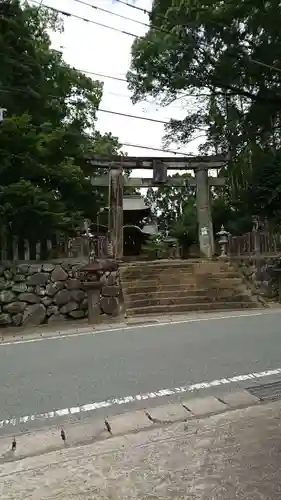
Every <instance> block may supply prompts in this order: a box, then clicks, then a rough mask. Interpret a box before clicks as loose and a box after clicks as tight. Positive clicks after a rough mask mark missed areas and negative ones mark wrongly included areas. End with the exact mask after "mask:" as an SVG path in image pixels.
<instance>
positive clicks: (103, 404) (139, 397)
mask: <svg viewBox="0 0 281 500" xmlns="http://www.w3.org/2000/svg"><path fill="white" fill-rule="evenodd" d="M280 374H281V368H276V369H274V370H266V371H263V372H256V373H248V374H246V375H235V376H234V377H230V378H221V379H218V380H212V381H210V382H200V383H198V384H192V385H187V386H181V387H174V388H173V389H159V390H157V391H153V392H148V393H145V394H136V395H135V396H126V397H122V398H113V399H108V400H106V401H97V402H93V403H88V404H85V405H82V406H75V407H72V408H61V409H58V410H52V411H48V412H45V413H37V414H33V415H25V416H21V417H12V418H10V419H5V420H1V421H0V428H1V427H6V426H7V425H10V426H13V427H16V426H18V425H20V424H23V423H24V424H27V423H28V422H32V421H35V420H51V419H54V418H57V417H64V416H67V415H70V416H71V415H75V414H77V413H87V412H90V411H95V410H98V409H100V408H109V407H111V406H115V405H124V404H128V403H134V402H136V401H145V400H149V399H155V398H159V397H160V398H161V397H163V396H172V395H176V394H184V393H187V392H195V391H198V390H200V389H209V388H211V387H218V386H220V385H227V384H228V385H229V384H233V383H236V382H243V381H245V380H255V379H262V378H265V377H270V376H273V375H280Z"/></svg>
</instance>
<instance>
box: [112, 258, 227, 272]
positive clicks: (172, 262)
mask: <svg viewBox="0 0 281 500" xmlns="http://www.w3.org/2000/svg"><path fill="white" fill-rule="evenodd" d="M196 265H197V266H202V265H208V266H221V267H226V266H229V265H231V264H230V263H229V262H228V261H224V260H219V259H218V260H209V259H158V260H148V261H145V260H142V261H134V262H130V263H128V262H127V263H126V262H124V263H122V264H121V265H120V268H121V270H122V269H131V268H134V267H142V268H144V267H154V266H157V267H179V266H180V267H181V266H196Z"/></svg>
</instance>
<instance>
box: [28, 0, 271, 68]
mask: <svg viewBox="0 0 281 500" xmlns="http://www.w3.org/2000/svg"><path fill="white" fill-rule="evenodd" d="M30 1H31V2H32V3H35V4H37V5H40V3H39V2H38V1H37V0H30ZM74 1H77V0H74ZM117 1H118V2H119V3H122V4H124V5H127V7H131V8H135V9H137V10H140V11H142V12H144V13H145V14H148V15H149V14H151V12H150V11H147V10H146V9H142V8H141V7H137V6H136V5H131V4H128V3H126V2H124V1H121V0H117ZM89 6H90V7H93V6H92V5H91V4H89ZM44 7H45V8H46V9H50V10H52V11H53V12H57V13H59V14H61V15H63V16H66V17H73V18H75V19H78V20H80V21H84V22H87V23H91V24H95V25H97V26H100V27H102V28H106V29H110V30H112V31H116V32H118V33H122V34H123V35H127V36H131V37H133V38H139V35H136V34H135V33H130V32H128V31H124V30H120V29H118V28H113V26H108V25H106V24H102V23H99V22H97V21H93V20H92V19H89V18H86V17H82V16H78V15H77V14H73V13H71V12H65V11H62V10H59V9H56V8H54V7H50V6H48V5H45V6H44ZM108 12H109V13H111V14H113V15H114V14H115V13H112V12H110V11H108ZM124 17H125V16H124ZM160 17H162V18H163V19H164V20H165V21H167V18H166V17H165V16H163V15H161V16H160ZM128 19H129V18H128ZM210 24H215V25H216V26H222V27H225V25H223V24H222V23H219V22H217V21H214V22H212V21H211V22H210ZM174 26H175V27H176V26H178V27H181V25H174ZM149 27H150V28H153V29H156V30H158V31H162V32H164V33H169V34H170V31H166V30H164V29H163V28H159V27H158V26H154V25H153V24H150V25H149ZM229 57H230V56H229ZM243 57H246V58H247V59H248V60H249V61H250V62H252V63H254V64H257V65H259V66H263V67H267V68H269V69H272V70H274V71H278V72H281V69H280V68H277V67H276V66H272V65H268V64H266V63H263V62H262V61H258V60H256V59H252V58H251V57H250V56H248V54H243ZM233 58H235V59H237V57H236V56H234V57H233Z"/></svg>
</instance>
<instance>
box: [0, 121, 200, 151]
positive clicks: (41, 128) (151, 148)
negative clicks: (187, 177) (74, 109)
mask: <svg viewBox="0 0 281 500" xmlns="http://www.w3.org/2000/svg"><path fill="white" fill-rule="evenodd" d="M5 120H7V118H6V119H5V118H4V120H3V122H2V123H4V122H5ZM31 127H32V128H33V129H38V130H43V129H44V124H43V125H35V124H33V123H31ZM72 133H73V132H72ZM0 134H1V129H0ZM198 138H199V137H194V139H190V141H188V143H191V142H193V141H195V140H197V139H198ZM118 143H119V145H120V146H126V147H130V148H139V149H146V150H151V151H160V152H162V153H169V154H174V155H179V156H188V157H190V156H193V155H192V154H191V153H184V152H183V151H174V150H172V149H164V148H157V147H155V146H146V145H144V144H132V143H130V142H120V141H119V140H118ZM120 156H122V154H120Z"/></svg>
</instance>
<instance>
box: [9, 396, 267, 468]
mask: <svg viewBox="0 0 281 500" xmlns="http://www.w3.org/2000/svg"><path fill="white" fill-rule="evenodd" d="M259 403H261V399H259V398H258V397H256V396H253V395H252V394H250V392H248V391H247V390H241V391H237V392H233V393H226V394H224V395H222V396H220V397H219V398H218V397H214V396H206V397H201V398H191V399H188V400H187V401H183V402H182V403H176V404H167V405H162V406H158V407H155V408H147V409H145V410H135V411H130V412H127V413H124V414H119V415H115V416H112V417H110V416H109V417H108V416H106V417H105V419H106V420H104V419H101V418H98V419H93V417H88V418H85V420H84V421H83V423H81V422H80V423H72V422H71V420H69V421H63V423H61V426H59V424H58V425H56V426H52V427H51V428H48V429H46V428H43V429H41V430H34V431H31V432H26V433H18V434H16V435H15V441H16V449H15V450H12V442H13V441H14V436H11V435H9V436H4V437H2V438H0V464H4V463H7V462H12V461H18V460H22V459H24V458H27V457H34V456H39V455H43V454H46V453H50V452H53V451H57V450H63V449H65V448H70V447H75V446H81V445H88V444H92V443H94V442H97V441H102V440H104V439H109V438H114V437H117V436H122V435H126V434H135V433H137V432H140V431H143V430H149V429H151V428H152V427H157V426H159V427H163V426H167V425H171V424H174V423H180V422H183V423H185V425H186V423H187V422H188V421H190V422H192V421H193V420H198V419H199V418H205V417H208V416H211V415H215V414H220V413H225V412H227V411H230V410H237V409H241V408H246V407H249V406H253V405H257V404H259ZM62 429H63V431H64V434H65V441H63V440H62V437H61V430H62Z"/></svg>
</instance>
